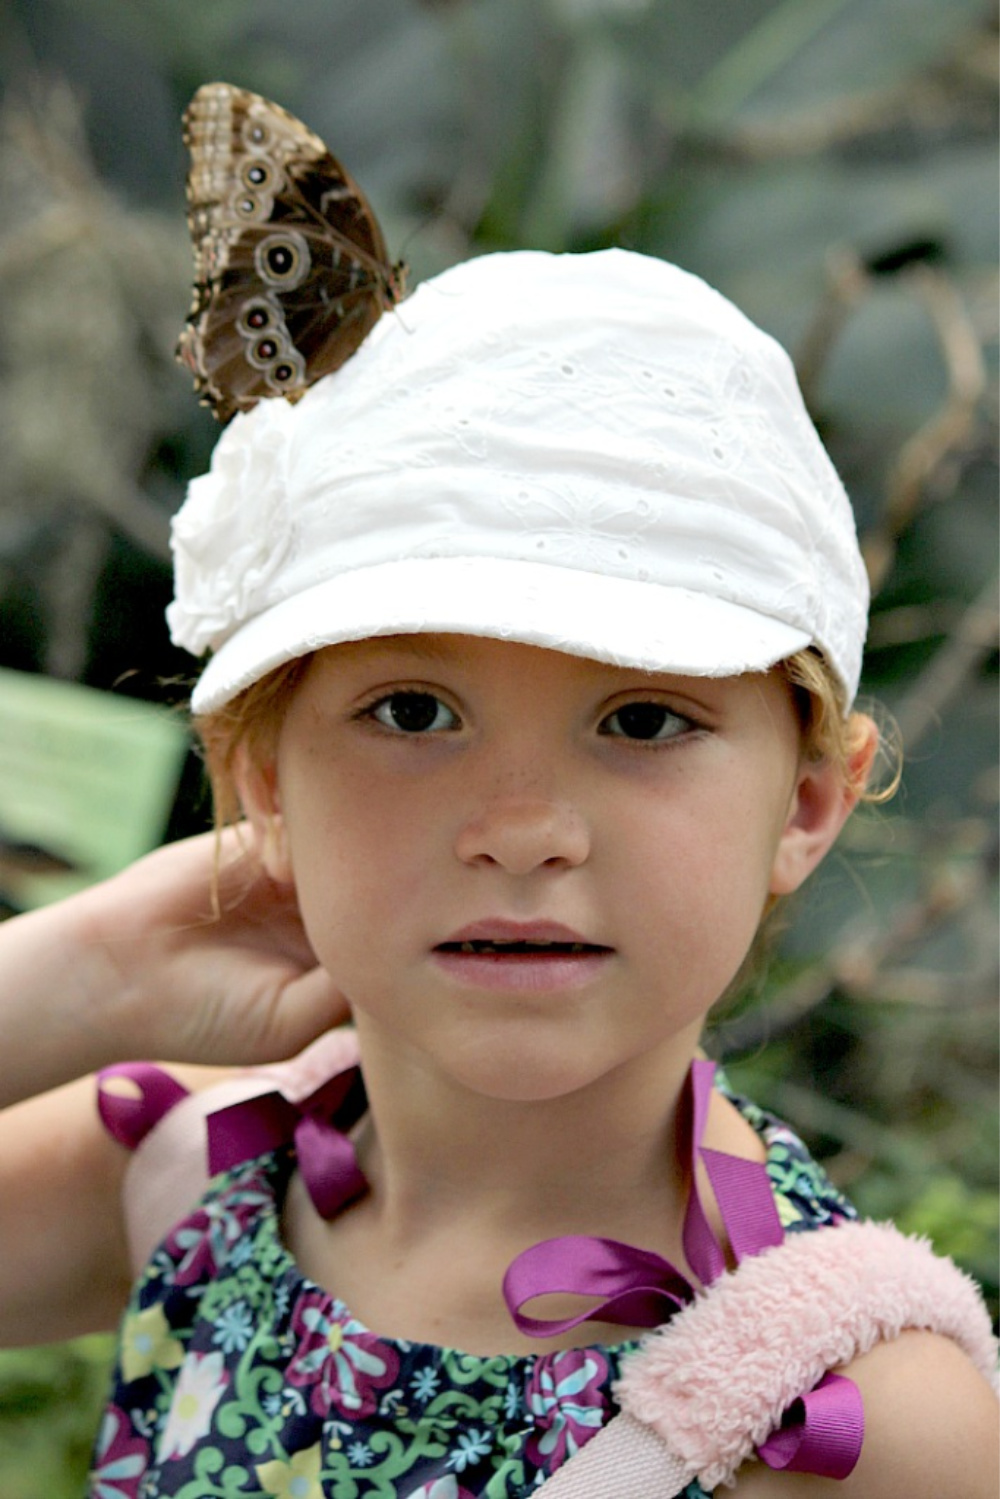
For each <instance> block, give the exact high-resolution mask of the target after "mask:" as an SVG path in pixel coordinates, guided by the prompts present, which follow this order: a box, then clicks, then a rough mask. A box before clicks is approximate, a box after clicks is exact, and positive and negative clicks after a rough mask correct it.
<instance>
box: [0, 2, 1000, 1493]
mask: <svg viewBox="0 0 1000 1499" xmlns="http://www.w3.org/2000/svg"><path fill="white" fill-rule="evenodd" d="M0 38H2V40H0V47H2V54H0V80H2V83H3V86H4V90H5V101H4V104H3V108H2V113H0V226H2V227H0V285H2V288H3V292H4V303H5V316H4V319H3V320H2V322H0V431H2V434H3V441H4V451H5V464H4V471H3V473H2V474H0V664H3V665H9V666H16V667H21V668H23V669H28V670H42V671H47V672H50V673H53V674H56V675H64V676H69V677H75V678H78V679H79V680H83V681H86V682H89V683H91V684H92V685H95V686H102V687H111V686H112V685H116V686H117V690H118V691H124V692H130V693H134V694H137V695H140V696H145V697H149V698H153V699H158V700H159V699H162V698H164V697H167V698H171V697H176V696H178V695H179V693H180V689H179V688H178V687H177V686H176V685H175V679H176V678H177V677H178V676H179V675H183V674H184V673H185V672H186V671H187V669H188V664H187V662H186V661H185V660H184V659H182V658H181V657H180V656H179V655H178V654H177V653H175V652H173V651H172V649H171V648H170V646H169V644H168V642H167V640H166V636H165V631H164V628H163V623H162V609H163V605H164V604H165V602H166V600H167V597H168V596H169V575H168V570H167V562H166V530H167V522H168V518H169V515H170V514H171V512H172V511H173V510H174V509H175V508H176V507H177V505H178V504H179V502H180V498H181V494H182V486H183V483H184V481H185V480H186V479H187V478H188V477H189V476H190V475H191V474H193V473H196V472H198V471H199V470H200V469H201V467H202V466H203V465H204V463H205V460H206V457H207V453H208V451H209V448H210V445H211V443H212V441H213V439H214V436H215V429H214V425H213V423H212V421H211V418H210V417H208V416H207V415H206V414H205V413H203V412H200V411H198V410H197V409H196V408H195V406H194V403H193V402H192V401H191V398H190V393H189V391H188V389H187V385H186V380H185V378H184V377H183V376H182V375H181V374H179V373H178V372H176V371H175V370H174V368H173V365H172V360H171V349H172V344H173V340H174V337H175V334H176V331H177V328H178V327H179V325H180V322H181V321H182V319H183V316H184V313H185V310H186V306H187V287H186V278H187V275H188V263H189V259H188V251H187V246H186V232H185V228H184V214H183V175H184V161H183V156H182V150H181V145H180V138H179V130H178V126H177V120H178V116H179V113H180V110H181V108H182V107H183V104H184V103H185V102H186V99H187V97H188V96H189V95H190V93H191V92H192V91H193V90H194V88H195V87H197V86H198V85H199V84H200V83H202V82H205V81H207V80H208V79H210V78H212V77H222V78H227V79H230V80H231V81H233V82H236V83H239V84H242V85H244V86H247V87H250V88H254V89H256V90H258V91H260V92H262V93H265V94H268V95H270V96H271V97H273V98H276V99H278V100H280V102H282V103H283V104H285V105H286V106H287V107H289V108H291V109H292V110H293V111H294V112H295V113H297V114H299V115H300V116H301V117H302V118H303V119H305V120H306V121H308V123H309V124H310V125H311V126H312V128H314V129H315V130H316V131H318V132H319V133H320V134H321V135H322V136H323V137H324V138H325V139H326V140H327V141H328V142H329V143H330V145H331V146H332V148H333V149H334V150H335V151H336V152H337V154H338V155H340V156H342V157H343V159H344V160H345V161H346V162H347V163H348V164H349V165H350V167H351V169H352V170H353V171H354V172H355V174H356V175H357V176H358V177H359V179H360V180H361V181H362V182H363V183H364V185H365V187H366V190H367V191H368V192H369V194H370V196H371V197H372V200H373V202H374V204H375V207H376V209H377V211H378V213H379V215H380V217H381V218H382V220H383V223H384V225H385V227H386V229H387V235H388V239H389V242H390V245H391V247H392V249H393V251H394V253H402V254H403V255H405V257H406V259H407V260H408V261H409V262H410V265H411V268H412V271H411V279H412V280H419V279H421V278H422V277H424V276H426V275H428V274H431V273H433V272H435V271H437V270H438V269H440V268H442V267H443V266H445V265H447V264H450V263H452V262H453V261H455V260H458V259H460V258H462V257H464V256H466V255H468V254H470V253H476V252H479V251H482V250H486V249H490V248H497V247H515V246H525V245H528V246H537V247H542V248H549V249H555V250H559V249H585V248H591V247H597V246H603V245H606V244H624V245H628V246H631V247H634V248H637V249H642V250H645V251H648V252H650V253H654V254H660V255H664V256H666V257H667V258H670V259H676V260H678V261H679V262H680V263H682V264H684V265H685V266H687V267H688V268H689V269H691V270H694V271H696V272H698V273H700V274H702V275H704V276H705V277H706V278H707V279H708V280H710V281H712V282H714V283H715V284H717V285H718V286H719V287H720V288H721V289H722V290H723V291H724V292H726V293H727V294H729V295H730V296H732V297H733V298H734V299H735V300H736V301H737V302H738V303H739V304H740V305H741V306H743V307H744V308H745V309H746V311H747V312H748V313H749V314H750V315H751V316H752V317H754V318H755V319H756V320H757V321H758V322H760V323H762V324H763V325H764V326H765V327H767V328H768V329H770V330H771V331H772V332H773V333H774V334H775V335H776V336H777V337H778V338H779V339H780V340H781V341H782V342H783V343H785V345H786V346H787V347H788V348H789V349H790V350H791V352H792V353H793V355H794V357H795V358H796V360H797V363H798V367H799V370H800V375H801V378H802V382H803V387H804V389H805V392H806V395H807V399H808V401H809V403H810V405H811V408H812V411H813V414H814V416H815V418H816V420H817V422H818V424H819V425H820V428H821V430H822V432H823V434H824V437H825V439H826V441H827V443H828V445H829V447H830V450H831V452H832V454H833V456H834V459H835V461H836V462H837V464H838V467H839V468H840V470H841V472H842V474H843V476H844V478H845V481H846V483H847V485H848V488H849V490H850V491H851V493H852V496H853V498H854V500H855V505H856V509H857V514H858V518H859V524H860V529H861V532H862V537H863V543H864V547H865V552H866V557H867V560H868V562H869V568H870V572H871V575H872V580H873V586H874V594H875V607H874V612H873V621H872V630H871V636H870V642H869V651H868V656H867V664H866V686H867V688H868V690H869V691H871V692H874V693H876V694H877V695H878V696H879V697H880V698H881V699H882V700H883V701H884V702H885V703H886V704H887V705H888V707H889V708H890V709H891V710H892V712H893V713H894V714H895V715H896V718H897V719H898V721H899V723H900V725H901V728H902V730H903V734H904V739H905V741H906V745H907V766H906V772H905V776H904V781H903V787H902V791H901V793H900V795H899V796H898V797H897V799H896V801H895V802H894V803H892V804H891V806H890V807H889V808H887V809H883V810H879V811H876V812H869V813H866V814H863V815H862V816H861V817H860V818H858V819H856V820H855V821H854V822H853V824H852V825H851V827H850V828H849V830H848V834H847V836H846V838H845V840H844V845H843V851H842V852H841V853H840V854H838V855H837V856H836V857H835V858H834V859H833V860H832V861H830V865H829V868H828V869H827V870H826V871H825V872H823V873H822V875H821V877H820V878H819V879H818V880H817V881H815V882H814V883H813V885H812V888H811V889H810V890H809V891H808V892H807V893H806V894H805V896H804V898H803V899H802V900H801V901H800V902H799V903H798V905H797V908H796V910H795V911H794V912H792V913H790V914H789V915H788V918H787V921H786V927H785V931H784V932H783V934H782V936H781V939H780V941H779V942H778V945H777V947H776V950H775V954H774V956H773V958H772V960H771V962H770V965H769V967H768V969H767V970H766V972H765V973H764V974H763V975H762V976H761V977H760V979H759V980H758V982H757V983H756V985H755V986H754V987H753V992H752V993H750V994H748V995H747V996H746V997H745V998H744V999H743V1000H742V1001H741V1002H740V1004H739V1005H738V1006H736V1007H735V1008H732V1007H731V1008H729V1009H728V1010H727V1012H726V1014H725V1015H724V1016H722V1017H720V1020H719V1023H718V1027H717V1031H716V1037H715V1045H716V1047H717V1049H720V1050H722V1051H723V1052H725V1053H726V1055H727V1056H728V1057H729V1058H731V1059H732V1060H731V1061H730V1064H729V1068H730V1072H731V1074H732V1075H733V1077H734V1078H735V1080H736V1081H737V1083H738V1084H739V1085H740V1086H742V1087H745V1088H746V1090H747V1091H748V1092H751V1093H752V1094H754V1095H755V1096H757V1097H759V1099H760V1100H761V1101H762V1102H764V1103H767V1104H768V1105H769V1106H771V1107H773V1108H774V1109H775V1110H776V1111H778V1112H781V1113H784V1114H786V1115H787V1116H788V1117H790V1118H791V1119H792V1120H793V1121H794V1122H795V1123H796V1124H797V1125H798V1126H799V1127H800V1128H801V1129H802V1130H803V1132H804V1133H805V1134H806V1135H807V1137H808V1138H809V1140H810V1142H811V1143H812V1144H813V1145H814V1147H815V1148H816V1149H817V1150H818V1152H819V1153H820V1154H821V1155H822V1156H823V1157H824V1158H825V1160H826V1161H827V1164H828V1167H829V1169H830V1170H831V1172H832V1173H833V1175H834V1176H835V1177H836V1179H837V1180H838V1181H839V1182H840V1183H842V1184H843V1185H844V1186H845V1187H846V1188H847V1189H848V1190H849V1191H850V1192H851V1193H852V1195H853V1196H854V1198H855V1200H856V1201H857V1202H858V1204H859V1206H860V1207H861V1208H862V1210H863V1211H865V1212H867V1213H870V1214H872V1215H874V1216H879V1217H881V1216H888V1215H892V1216H894V1217H895V1218H896V1219H897V1221H898V1222H900V1224H901V1225H902V1226H903V1227H904V1228H906V1229H908V1230H910V1231H914V1232H921V1233H926V1234H929V1235H930V1236H931V1238H932V1239H933V1241H934V1242H935V1244H936V1245H937V1246H938V1247H939V1248H940V1249H941V1250H942V1251H944V1252H948V1253H951V1254H954V1255H955V1256H956V1257H957V1258H958V1259H959V1260H960V1261H961V1263H963V1264H964V1265H965V1266H967V1267H968V1268H969V1269H970V1270H971V1271H972V1272H973V1273H974V1274H976V1275H977V1276H978V1277H979V1278H980V1279H981V1280H982V1282H983V1283H984V1285H985V1286H986V1289H987V1291H988V1293H989V1294H990V1296H991V1297H993V1298H994V1304H995V1298H996V1294H997V1162H996V1140H997V1133H998V1108H997V1086H996V1083H997V1016H996V983H997V972H996V968H997V962H996V926H997V923H996V914H997V913H996V843H997V840H996V764H997V747H996V711H995V706H996V666H997V655H996V648H997V633H996V555H997V547H996V530H997V516H996V504H995V492H996V385H997V379H996V376H997V329H996V305H997V295H996V293H997V268H996V267H997V242H996V241H997V229H996V224H997V187H996V157H997V148H996V126H997V119H996V115H997V105H996V98H997V93H996V46H997V37H996V25H995V20H994V16H993V12H992V9H991V8H990V7H987V6H986V5H985V4H984V3H982V0H778V3H772V0H741V4H739V5H733V4H732V3H731V0H669V3H668V0H424V3H418V0H338V3H337V4H336V5H330V4H329V0H294V3H288V0H282V3H278V0H213V3H212V4H209V5H206V4H204V3H203V0H4V3H3V5H2V9H0ZM165 683H166V684H167V685H164V684H165ZM204 817H205V808H204V803H203V801H202V800H200V798H199V793H198V791H197V771H196V768H195V767H193V766H192V768H191V770H190V774H189V777H188V782H187V783H186V784H185V789H184V794H183V795H182V797H181V798H180V800H179V803H178V808H177V811H176V814H175V818H174V822H173V825H172V828H171V832H173V833H177V832H182V831H186V830H188V829H190V828H191V827H194V826H198V825H201V823H202V821H203V820H204ZM105 1351H106V1345H105V1344H103V1343H101V1342H100V1340H97V1341H96V1342H95V1341H88V1342H86V1343H84V1344H82V1345H80V1344H77V1345H72V1347H70V1348H68V1349H65V1350H62V1349H60V1350H39V1351H37V1352H34V1353H31V1354H12V1355H7V1356H5V1357H4V1359H3V1361H2V1362H0V1452H2V1456H0V1492H2V1493H3V1495H4V1496H5V1499H21V1496H24V1499H61V1496H62V1495H63V1494H66V1495H69V1494H73V1493H76V1492H78V1490H79V1485H80V1482H81V1476H82V1473H83V1471H84V1470H85V1466H86V1455H85V1454H86V1447H87V1442H88V1437H89V1430H90V1428H91V1427H92V1425H93V1414H94V1412H95V1411H96V1409H97V1406H98V1405H99V1388H100V1384H101V1379H102V1377H103V1376H102V1374H101V1369H100V1366H101V1360H102V1358H103V1356H104V1354H105Z"/></svg>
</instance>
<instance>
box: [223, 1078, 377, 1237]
mask: <svg viewBox="0 0 1000 1499" xmlns="http://www.w3.org/2000/svg"><path fill="white" fill-rule="evenodd" d="M366 1103H367V1101H366V1098H365V1091H364V1084H363V1083H362V1081H361V1070H360V1068H358V1067H349V1068H348V1069H347V1070H346V1071H345V1072H339V1073H337V1074H336V1075H335V1076H334V1077H331V1078H329V1079H328V1080H327V1081H326V1082H325V1083H322V1084H321V1085H320V1086H319V1087H318V1088H317V1089H315V1091H314V1092H312V1093H310V1094H309V1096H308V1097H307V1098H303V1099H301V1100H300V1101H299V1102H298V1103H290V1102H289V1101H288V1099H287V1098H285V1096H284V1094H283V1093H279V1092H278V1091H277V1090H275V1091H274V1092H273V1093H264V1094H262V1095H258V1096H257V1097H256V1098H247V1099H244V1100H243V1101H242V1102H241V1103H232V1104H229V1105H228V1106H227V1107H226V1108H224V1109H217V1110H216V1111H215V1113H213V1114H210V1115H209V1116H208V1120H207V1127H208V1169H209V1171H210V1172H211V1174H212V1175H213V1176H214V1175H215V1174H216V1172H218V1171H230V1170H231V1169H232V1168H233V1166H238V1165H239V1164H240V1163H241V1162H243V1161H247V1160H252V1159H253V1158H254V1157H255V1156H259V1155H265V1154H267V1153H268V1152H269V1151H272V1150H277V1149H278V1147H279V1146H282V1145H288V1144H294V1146H295V1154H296V1157H297V1159H298V1164H299V1170H300V1171H301V1172H302V1179H303V1181H304V1182H305V1184H306V1189H307V1191H308V1193H309V1196H310V1198H311V1199H312V1203H313V1206H314V1207H315V1209H316V1211H317V1212H318V1213H319V1214H320V1216H321V1217H322V1218H333V1217H335V1216H336V1214H337V1213H339V1212H340V1210H341V1208H343V1207H346V1206H347V1204H348V1203H349V1202H353V1201H354V1200H355V1198H358V1197H361V1196H363V1194H364V1193H365V1192H366V1191H367V1190H368V1183H367V1181H366V1180H365V1176H364V1172H363V1171H362V1170H361V1167H360V1166H359V1165H358V1160H357V1156H356V1155H355V1152H354V1146H353V1145H352V1144H351V1141H350V1140H349V1139H348V1137H347V1135H346V1134H344V1130H346V1129H350V1127H351V1125H352V1124H354V1123H356V1121H357V1120H358V1119H360V1117H361V1115H362V1114H363V1113H364V1111H365V1108H366Z"/></svg>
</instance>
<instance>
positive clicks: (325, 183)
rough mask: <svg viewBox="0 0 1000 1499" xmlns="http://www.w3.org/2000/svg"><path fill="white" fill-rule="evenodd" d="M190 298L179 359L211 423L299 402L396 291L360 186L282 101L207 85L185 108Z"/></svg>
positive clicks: (400, 275) (400, 270) (399, 288)
mask: <svg viewBox="0 0 1000 1499" xmlns="http://www.w3.org/2000/svg"><path fill="white" fill-rule="evenodd" d="M184 141H185V144H186V145H187V146H188V148H189V150H190V153H191V166H190V171H189V173H188V184H187V195H188V225H189V227H190V230H191V239H192V242H193V246H194V257H195V285H194V300H193V302H192V305H191V311H190V312H189V313H188V319H187V323H186V325H185V328H184V331H183V332H182V334H181V337H180V341H179V343H178V345H177V357H178V359H179V360H180V361H181V363H182V364H184V365H186V367H187V368H188V369H189V370H190V371H191V374H192V375H193V376H194V383H195V389H196V390H197V391H198V393H199V395H200V396H201V398H202V401H203V403H204V404H205V405H207V406H210V407H211V408H212V410H213V411H214V413H215V415H216V416H217V417H218V418H219V420H220V421H222V422H226V421H228V420H229V418H230V417H231V416H232V415H233V414H234V412H236V411H248V410H250V408H251V407H253V406H256V404H257V402H258V401H260V400H261V399H263V398H266V397H270V396H279V395H280V396H286V397H288V399H289V400H297V399H298V398H299V397H300V396H301V395H303V394H304V392H305V391H306V390H307V389H308V387H309V386H310V385H312V384H313V383H314V382H315V381H316V380H318V379H319V378H320V376H321V375H326V374H329V373H330V371H331V370H335V369H339V368H340V366H341V365H342V364H343V363H344V361H345V360H346V359H349V358H350V356H351V355H352V354H353V353H354V351H355V349H356V348H357V347H358V345H359V344H360V343H361V342H362V340H363V339H364V338H365V336H366V334H367V333H368V332H369V330H370V329H371V328H372V327H373V326H374V325H375V323H376V322H377V321H378V319H379V318H380V317H381V315H382V313H383V311H384V310H386V309H387V308H390V307H393V306H395V304H396V303H397V302H399V301H400V300H401V298H402V297H403V294H404V290H405V276H406V269H405V266H403V265H402V264H401V263H400V264H396V265H393V264H392V263H391V262H390V261H389V257H388V252H387V250H386V245H385V239H384V238H383V235H382V230H381V229H380V228H379V225H378V222H377V220H376V218H375V215H374V213H373V212H372V209H371V207H370V205H369V203H368V200H367V198H366V197H365V195H364V193H363V192H362V191H361V189H360V187H359V186H358V185H357V183H356V182H355V181H354V179H353V177H352V176H351V175H350V173H349V172H348V171H346V169H345V168H344V167H343V166H341V164H340V162H339V161H337V159H336V157H334V156H333V155H331V153H330V152H329V151H328V150H327V148H326V146H325V145H324V144H323V142H322V141H321V140H320V139H319V137H318V136H316V135H313V133H312V131H310V130H307V129H306V127H305V125H303V124H302V123H301V121H299V120H297V119H296V118H295V116H294V115H292V114H289V113H288V111H287V110H285V109H282V108H281V107H280V105H278V104H272V103H271V102H270V100H268V99H263V98H261V96H260V95H259V94H252V93H250V92H249V91H248V90H247V89H240V88H234V87H233V86H232V85H231V84H228V83H207V84H205V85H204V87H202V88H200V89H199V90H198V92H197V93H196V94H195V96H194V98H193V99H192V100H191V103H190V104H189V105H188V107H187V110H186V111H185V114H184Z"/></svg>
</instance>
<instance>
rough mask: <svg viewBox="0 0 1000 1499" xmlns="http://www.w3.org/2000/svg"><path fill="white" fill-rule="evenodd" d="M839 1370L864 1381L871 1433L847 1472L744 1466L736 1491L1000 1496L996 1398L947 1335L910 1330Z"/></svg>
mask: <svg viewBox="0 0 1000 1499" xmlns="http://www.w3.org/2000/svg"><path fill="white" fill-rule="evenodd" d="M842 1372H844V1373H846V1374H849V1375H850V1377H851V1378H852V1379H853V1380H854V1381H855V1383H856V1384H857V1385H858V1386H859V1388H860V1390H861V1393H862V1396H863V1397H864V1405H865V1439H864V1443H863V1446H862V1449H861V1456H860V1458H859V1460H858V1465H857V1467H856V1468H855V1470H854V1472H853V1473H852V1474H851V1475H850V1477H849V1478H846V1479H843V1480H835V1479H830V1478H812V1477H809V1476H808V1475H805V1474H799V1473H777V1472H772V1471H771V1470H770V1469H768V1468H766V1467H764V1465H763V1464H762V1463H753V1464H748V1465H747V1466H745V1467H744V1468H742V1469H741V1470H740V1472H739V1474H738V1476H737V1480H736V1485H735V1487H734V1488H733V1489H732V1490H728V1491H727V1492H731V1493H732V1495H733V1499H998V1496H1000V1466H998V1463H1000V1405H998V1403H997V1397H996V1395H995V1393H994V1392H993V1390H991V1389H990V1387H989V1385H988V1384H987V1383H986V1381H985V1380H984V1379H983V1377H982V1375H981V1374H979V1373H978V1371H977V1370H976V1369H975V1368H974V1367H973V1365H972V1364H971V1363H970V1362H969V1360H968V1358H967V1357H966V1355H965V1354H964V1353H963V1352H962V1350H961V1349H960V1348H959V1347H958V1345H957V1344H956V1343H953V1342H952V1341H951V1340H950V1339H948V1338H944V1337H939V1336H937V1335H936V1334H934V1333H929V1332H907V1333H904V1334H903V1335H902V1337H900V1338H897V1339H896V1340H895V1341H894V1342H891V1343H881V1344H879V1345H878V1346H877V1347H875V1348H873V1349H872V1351H871V1352H870V1353H866V1354H865V1355H864V1356H863V1357H862V1358H859V1359H856V1360H855V1361H854V1363H852V1364H850V1365H849V1366H848V1367H847V1368H846V1369H845V1370H843V1371H842Z"/></svg>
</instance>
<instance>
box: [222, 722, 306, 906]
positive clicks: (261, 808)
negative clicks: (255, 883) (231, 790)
mask: <svg viewBox="0 0 1000 1499" xmlns="http://www.w3.org/2000/svg"><path fill="white" fill-rule="evenodd" d="M233 780H234V781H235V783H236V789H237V791H238V792H239V797H240V802H241V804H242V807H243V812H244V815H245V817H246V819H247V821H248V822H249V824H250V827H251V829H252V830H253V843H254V853H255V854H256V855H257V858H258V859H259V860H260V862H261V864H262V866H263V868H264V869H265V871H266V872H267V874H268V875H270V877H271V879H272V880H274V881H275V882H276V883H277V884H280V885H290V884H292V883H293V879H294V876H293V873H292V859H291V851H290V849H289V847H288V836H287V833H286V830H285V819H284V818H283V816H282V815H281V797H280V794H279V791H278V770H277V766H276V765H275V764H274V762H273V760H272V761H269V762H268V763H267V764H266V765H258V764H257V763H256V762H255V761H253V760H251V758H250V756H249V755H248V754H247V752H246V749H245V748H244V746H242V745H240V747H239V748H238V749H237V751H236V756H235V759H234V762H233Z"/></svg>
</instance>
